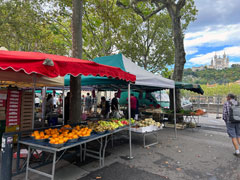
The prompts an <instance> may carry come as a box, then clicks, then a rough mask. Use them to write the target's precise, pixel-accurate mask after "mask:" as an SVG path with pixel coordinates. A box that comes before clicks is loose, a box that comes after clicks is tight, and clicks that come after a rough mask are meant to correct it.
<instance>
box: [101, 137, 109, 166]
mask: <svg viewBox="0 0 240 180" xmlns="http://www.w3.org/2000/svg"><path fill="white" fill-rule="evenodd" d="M107 143H108V139H107V136H106V137H105V144H104V147H103V153H102V166H104V159H105V150H106V147H107Z"/></svg>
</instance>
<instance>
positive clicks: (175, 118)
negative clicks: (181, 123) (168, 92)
mask: <svg viewBox="0 0 240 180" xmlns="http://www.w3.org/2000/svg"><path fill="white" fill-rule="evenodd" d="M173 108H174V131H175V138H177V114H176V89H175V88H173Z"/></svg>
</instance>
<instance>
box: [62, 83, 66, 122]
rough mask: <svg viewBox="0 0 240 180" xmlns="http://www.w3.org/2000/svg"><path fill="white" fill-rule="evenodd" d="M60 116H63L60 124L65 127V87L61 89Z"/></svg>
mask: <svg viewBox="0 0 240 180" xmlns="http://www.w3.org/2000/svg"><path fill="white" fill-rule="evenodd" d="M62 92H63V93H62V116H63V118H62V120H63V122H62V124H63V125H65V96H64V94H65V93H64V92H65V87H64V86H63V88H62Z"/></svg>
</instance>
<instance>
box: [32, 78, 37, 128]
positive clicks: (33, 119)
mask: <svg viewBox="0 0 240 180" xmlns="http://www.w3.org/2000/svg"><path fill="white" fill-rule="evenodd" d="M35 86H36V74H33V110H32V113H33V118H32V129H34V122H35V89H36V87H35Z"/></svg>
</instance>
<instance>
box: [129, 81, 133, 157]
mask: <svg viewBox="0 0 240 180" xmlns="http://www.w3.org/2000/svg"><path fill="white" fill-rule="evenodd" d="M130 88H131V84H130V82H129V83H128V121H129V157H128V159H133V156H132V132H131V99H130V98H131V94H130V90H131V89H130Z"/></svg>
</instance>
